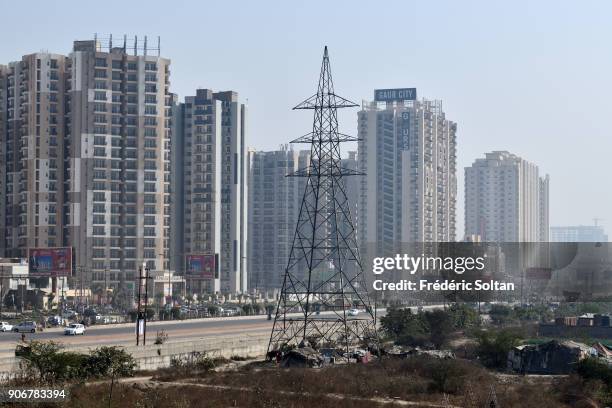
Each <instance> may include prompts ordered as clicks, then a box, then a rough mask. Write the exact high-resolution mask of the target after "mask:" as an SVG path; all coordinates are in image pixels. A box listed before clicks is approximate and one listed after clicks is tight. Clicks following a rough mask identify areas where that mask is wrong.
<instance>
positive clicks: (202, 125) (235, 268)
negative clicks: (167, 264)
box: [173, 89, 247, 293]
mask: <svg viewBox="0 0 612 408" xmlns="http://www.w3.org/2000/svg"><path fill="white" fill-rule="evenodd" d="M175 111H176V112H177V115H178V118H177V121H178V123H179V124H178V126H176V128H177V129H178V132H180V133H181V134H178V135H177V136H176V137H175V144H177V145H179V144H180V146H176V149H177V150H176V151H177V152H179V151H180V152H181V153H182V157H180V158H178V157H177V160H180V162H181V163H176V164H175V166H174V167H175V170H176V172H178V173H180V174H177V175H175V179H176V180H177V182H179V183H182V185H181V188H177V189H176V190H175V192H174V195H173V205H176V206H177V207H176V211H177V214H180V216H176V217H175V219H176V220H180V219H181V218H182V223H183V229H182V231H180V230H178V229H177V233H180V234H181V236H175V237H174V244H173V252H174V256H177V257H180V259H181V261H184V262H182V263H181V267H182V272H183V273H185V274H186V277H187V282H188V283H187V284H188V287H189V289H190V290H191V291H194V292H208V293H213V292H223V293H242V292H245V291H246V290H247V268H246V263H247V262H246V257H247V250H246V234H247V198H246V197H247V150H246V140H245V138H246V111H247V108H246V106H245V105H244V104H242V103H240V102H239V101H238V94H237V93H236V92H232V91H227V92H213V91H211V90H210V89H198V90H196V94H195V95H194V96H187V97H186V98H185V103H184V104H181V105H180V106H179V107H178V108H177V109H175ZM190 257H204V258H206V259H213V257H214V276H213V274H212V273H211V275H210V276H209V275H208V274H206V277H203V276H199V277H198V276H197V274H194V273H191V274H190V273H188V272H189V271H187V269H188V267H187V266H186V264H187V263H188V262H189V261H188V259H191V258H190ZM204 258H202V259H204ZM189 268H191V267H189ZM190 275H191V276H190Z"/></svg>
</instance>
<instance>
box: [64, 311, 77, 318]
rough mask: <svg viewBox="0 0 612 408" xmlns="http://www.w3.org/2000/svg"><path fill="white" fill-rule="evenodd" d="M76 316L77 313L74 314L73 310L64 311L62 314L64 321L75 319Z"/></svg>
mask: <svg viewBox="0 0 612 408" xmlns="http://www.w3.org/2000/svg"><path fill="white" fill-rule="evenodd" d="M77 315H78V313H77V312H75V311H74V310H64V312H63V313H62V317H63V318H64V319H72V318H76V317H77Z"/></svg>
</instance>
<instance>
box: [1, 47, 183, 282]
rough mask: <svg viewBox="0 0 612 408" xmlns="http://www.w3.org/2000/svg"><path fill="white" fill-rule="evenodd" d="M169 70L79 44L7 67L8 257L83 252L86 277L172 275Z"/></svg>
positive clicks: (77, 257) (79, 257)
mask: <svg viewBox="0 0 612 408" xmlns="http://www.w3.org/2000/svg"><path fill="white" fill-rule="evenodd" d="M124 44H125V43H124ZM135 50H138V51H142V54H143V55H137V52H136V51H135ZM132 51H133V52H132ZM169 65H170V61H169V60H168V59H165V58H161V57H159V56H157V55H147V50H146V42H145V47H144V49H143V47H138V46H137V45H135V46H134V48H133V49H132V50H131V51H128V49H127V48H126V47H125V45H124V46H123V47H112V46H111V45H110V44H109V46H108V48H105V49H104V50H102V48H101V44H100V42H98V41H76V42H75V43H74V49H73V52H72V53H71V54H70V55H69V56H63V55H56V54H48V53H38V54H32V55H27V56H25V57H23V58H22V60H21V61H18V62H14V63H11V64H9V65H8V67H4V68H2V69H0V84H1V85H0V89H2V91H0V93H1V96H2V102H0V106H1V107H2V111H0V118H1V119H0V129H2V130H3V131H2V132H1V133H0V135H1V137H2V145H3V146H4V149H5V150H3V152H2V153H3V157H4V158H5V159H6V160H5V161H4V163H3V166H2V167H3V170H2V171H3V175H4V177H3V178H2V180H1V181H0V183H5V187H3V190H2V191H3V193H4V199H3V201H4V214H3V218H4V219H5V228H4V229H3V230H4V231H3V233H4V239H3V240H2V242H0V248H3V250H4V252H5V254H6V255H8V256H26V255H27V250H28V248H32V247H39V248H49V247H72V248H73V251H74V265H75V266H76V268H75V269H76V271H77V272H76V273H77V277H80V276H84V275H86V279H87V281H89V280H93V281H106V282H107V283H109V284H112V282H113V281H118V280H119V279H120V277H119V272H126V274H125V276H123V278H125V279H128V280H133V279H134V278H135V277H136V272H137V270H138V268H139V266H140V265H141V264H142V263H143V262H146V263H147V265H148V266H149V268H151V269H152V270H162V269H167V268H169V263H168V256H169V254H168V251H169V239H170V233H169V229H170V220H169V216H170V212H169V210H170V196H169V188H170V187H169V172H170V167H169V166H170V161H169V160H170V156H169V155H170V140H171V115H170V105H171V99H172V95H171V94H170V93H169V90H168V87H169V75H170V71H169ZM79 275H80V276H79Z"/></svg>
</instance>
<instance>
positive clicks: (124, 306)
mask: <svg viewBox="0 0 612 408" xmlns="http://www.w3.org/2000/svg"><path fill="white" fill-rule="evenodd" d="M111 304H112V306H113V307H115V308H117V309H120V310H123V311H125V310H129V309H130V308H132V307H133V305H134V297H133V294H132V293H131V292H130V290H129V289H128V287H127V283H126V282H125V278H124V276H123V274H120V276H119V283H118V284H117V290H116V291H114V292H113V298H112V300H111Z"/></svg>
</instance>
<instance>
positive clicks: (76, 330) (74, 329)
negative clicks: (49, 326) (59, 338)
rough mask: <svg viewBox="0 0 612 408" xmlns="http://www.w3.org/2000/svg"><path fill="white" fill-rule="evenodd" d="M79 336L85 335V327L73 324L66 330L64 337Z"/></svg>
mask: <svg viewBox="0 0 612 408" xmlns="http://www.w3.org/2000/svg"><path fill="white" fill-rule="evenodd" d="M77 334H85V326H83V325H82V324H79V323H72V324H71V325H69V326H68V327H66V328H65V329H64V335H66V336H76V335H77Z"/></svg>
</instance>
